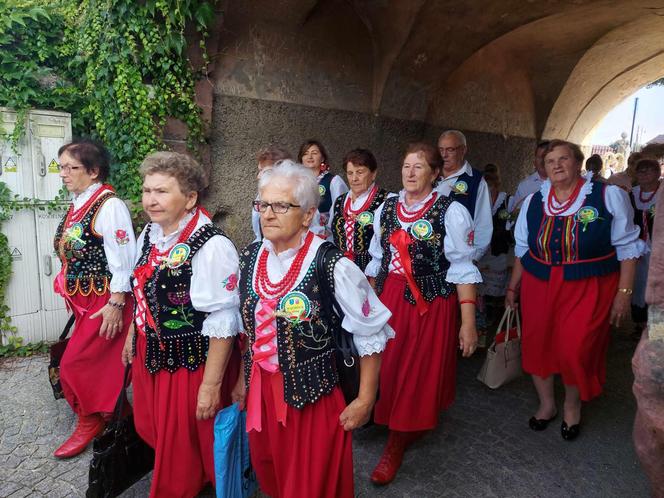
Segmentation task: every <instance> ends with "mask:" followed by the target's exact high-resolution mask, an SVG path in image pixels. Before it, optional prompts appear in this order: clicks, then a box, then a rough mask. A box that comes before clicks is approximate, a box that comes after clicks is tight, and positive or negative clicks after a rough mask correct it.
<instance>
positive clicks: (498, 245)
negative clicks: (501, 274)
mask: <svg viewBox="0 0 664 498" xmlns="http://www.w3.org/2000/svg"><path fill="white" fill-rule="evenodd" d="M508 217H509V213H508V212H507V196H505V199H503V202H501V203H500V206H498V209H497V210H496V214H494V215H493V233H492V234H491V255H492V256H499V255H500V254H506V253H508V252H509V250H510V245H511V244H512V234H511V232H510V231H509V230H508V229H507V218H508Z"/></svg>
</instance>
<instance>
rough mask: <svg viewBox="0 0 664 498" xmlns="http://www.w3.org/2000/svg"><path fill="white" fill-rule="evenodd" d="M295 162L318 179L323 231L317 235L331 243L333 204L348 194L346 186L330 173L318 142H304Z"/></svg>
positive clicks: (322, 149) (321, 145)
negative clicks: (307, 169) (341, 196)
mask: <svg viewBox="0 0 664 498" xmlns="http://www.w3.org/2000/svg"><path fill="white" fill-rule="evenodd" d="M297 160H298V161H299V162H300V163H302V164H303V165H304V166H306V167H307V168H309V169H310V170H311V171H312V172H313V173H314V174H315V175H316V176H317V177H318V191H319V193H320V203H319V204H318V213H319V215H320V220H319V223H320V225H321V226H322V227H323V229H324V230H323V231H322V232H321V233H320V234H319V235H320V236H322V237H324V238H327V239H328V240H330V241H331V240H332V226H331V223H332V216H333V214H334V212H333V209H334V203H335V202H336V201H337V198H338V197H339V196H340V195H342V194H345V193H346V192H348V186H347V185H346V184H345V183H344V181H343V179H342V178H341V177H340V176H338V175H334V174H332V173H330V162H329V156H328V154H327V150H325V147H323V144H322V143H320V142H319V141H318V140H311V139H310V140H307V141H306V142H304V143H303V144H302V145H301V146H300V151H299V152H298V155H297Z"/></svg>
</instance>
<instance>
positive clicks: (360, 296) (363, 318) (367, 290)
mask: <svg viewBox="0 0 664 498" xmlns="http://www.w3.org/2000/svg"><path fill="white" fill-rule="evenodd" d="M334 297H335V298H336V300H337V302H338V303H339V306H340V307H341V310H342V311H343V312H344V315H345V316H344V319H343V322H342V326H343V328H344V329H345V330H347V331H348V332H350V333H351V334H353V342H354V343H355V347H356V348H357V352H358V353H359V355H360V356H367V355H371V354H373V353H380V352H381V351H383V350H384V349H385V345H386V344H387V341H388V340H389V339H391V338H393V337H394V330H392V327H390V326H389V325H388V323H387V322H388V320H389V319H390V317H391V316H392V312H391V311H390V310H388V309H387V308H386V307H385V305H384V304H383V303H382V302H381V301H380V299H378V297H377V296H376V293H375V292H374V290H373V289H372V288H371V285H369V281H368V280H367V278H366V277H365V276H364V274H363V273H362V270H360V269H359V268H358V267H357V266H356V265H355V264H354V263H353V262H352V261H350V260H349V259H347V258H341V259H340V260H339V261H337V264H336V265H335V266H334Z"/></svg>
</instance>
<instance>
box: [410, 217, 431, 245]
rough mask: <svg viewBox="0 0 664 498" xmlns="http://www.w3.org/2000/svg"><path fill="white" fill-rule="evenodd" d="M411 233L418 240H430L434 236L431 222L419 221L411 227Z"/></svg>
mask: <svg viewBox="0 0 664 498" xmlns="http://www.w3.org/2000/svg"><path fill="white" fill-rule="evenodd" d="M410 233H412V234H413V237H415V238H416V239H418V240H429V239H430V238H431V237H432V236H433V227H432V226H431V223H430V222H429V220H417V221H416V222H415V223H413V224H412V226H411V227H410Z"/></svg>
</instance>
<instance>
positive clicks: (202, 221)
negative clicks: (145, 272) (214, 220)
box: [150, 210, 211, 245]
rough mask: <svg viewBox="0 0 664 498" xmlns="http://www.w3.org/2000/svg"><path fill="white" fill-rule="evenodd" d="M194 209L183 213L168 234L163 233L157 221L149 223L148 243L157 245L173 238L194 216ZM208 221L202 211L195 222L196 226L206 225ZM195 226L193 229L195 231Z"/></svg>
mask: <svg viewBox="0 0 664 498" xmlns="http://www.w3.org/2000/svg"><path fill="white" fill-rule="evenodd" d="M195 213H196V211H195V210H194V211H191V212H190V213H187V214H185V215H184V216H183V217H182V219H181V220H180V221H179V222H178V228H177V230H175V231H174V232H173V233H169V234H168V235H164V231H163V229H162V228H161V225H159V224H158V223H151V226H150V244H158V245H163V244H164V243H166V242H169V241H171V240H173V239H175V238H177V237H178V236H179V235H180V232H182V230H183V229H184V227H186V226H187V223H189V222H190V221H191V219H192V218H193V217H194V214H195ZM208 223H211V220H210V218H208V217H207V216H206V215H204V214H203V213H202V212H201V214H200V215H199V216H198V223H196V228H198V227H200V226H202V225H206V224H208ZM196 228H195V229H194V231H196Z"/></svg>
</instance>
